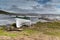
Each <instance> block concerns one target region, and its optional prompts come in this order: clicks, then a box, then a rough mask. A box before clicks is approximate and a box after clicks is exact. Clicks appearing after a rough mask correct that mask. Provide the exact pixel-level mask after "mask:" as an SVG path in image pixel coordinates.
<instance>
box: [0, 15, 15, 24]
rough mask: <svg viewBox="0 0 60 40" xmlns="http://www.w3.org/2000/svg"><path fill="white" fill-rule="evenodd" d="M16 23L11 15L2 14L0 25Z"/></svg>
mask: <svg viewBox="0 0 60 40" xmlns="http://www.w3.org/2000/svg"><path fill="white" fill-rule="evenodd" d="M12 23H15V19H14V18H12V17H11V16H10V15H5V14H0V25H6V24H12Z"/></svg>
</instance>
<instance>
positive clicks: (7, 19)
mask: <svg viewBox="0 0 60 40" xmlns="http://www.w3.org/2000/svg"><path fill="white" fill-rule="evenodd" d="M12 16H13V15H12ZM12 16H11V15H5V14H0V25H6V24H12V23H15V18H12ZM48 18H55V17H48ZM57 19H59V20H60V16H59V17H57ZM37 20H38V19H37V18H31V21H32V22H35V21H37ZM39 21H43V22H44V21H45V20H39Z"/></svg>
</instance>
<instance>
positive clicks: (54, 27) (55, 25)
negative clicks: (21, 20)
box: [0, 22, 60, 37]
mask: <svg viewBox="0 0 60 40" xmlns="http://www.w3.org/2000/svg"><path fill="white" fill-rule="evenodd" d="M4 28H5V27H0V36H10V37H16V36H22V35H23V36H31V35H34V34H36V35H37V34H38V33H43V34H46V35H53V36H60V23H59V22H46V23H41V22H38V23H37V24H35V25H34V26H32V27H31V28H29V27H23V30H22V31H15V32H14V31H6V30H5V29H4Z"/></svg>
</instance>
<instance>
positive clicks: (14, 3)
mask: <svg viewBox="0 0 60 40" xmlns="http://www.w3.org/2000/svg"><path fill="white" fill-rule="evenodd" d="M0 9H1V10H5V11H9V12H16V13H39V14H60V0H0Z"/></svg>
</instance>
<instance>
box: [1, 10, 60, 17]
mask: <svg viewBox="0 0 60 40" xmlns="http://www.w3.org/2000/svg"><path fill="white" fill-rule="evenodd" d="M0 14H6V15H23V16H26V15H29V16H39V15H40V16H60V14H38V13H26V14H24V13H11V12H7V11H3V10H0Z"/></svg>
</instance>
